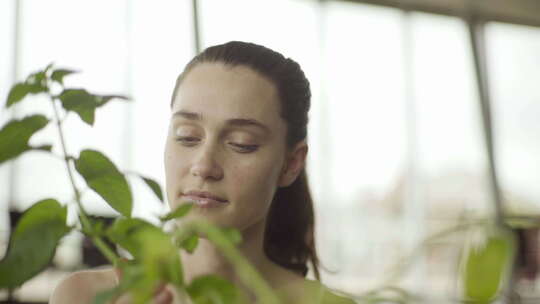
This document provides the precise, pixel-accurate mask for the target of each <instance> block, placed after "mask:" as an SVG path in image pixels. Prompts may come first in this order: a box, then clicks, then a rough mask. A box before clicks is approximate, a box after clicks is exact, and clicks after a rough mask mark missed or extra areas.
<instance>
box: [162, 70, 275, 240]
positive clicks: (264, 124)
mask: <svg viewBox="0 0 540 304" xmlns="http://www.w3.org/2000/svg"><path fill="white" fill-rule="evenodd" d="M278 98H279V97H278V95H277V90H276V88H275V87H274V85H273V83H272V82H271V81H269V80H267V79H265V78H263V77H262V76H260V75H259V74H257V73H256V72H254V71H253V70H252V69H250V68H248V67H245V66H236V67H234V68H231V67H227V66H225V65H223V64H221V63H202V64H199V65H197V66H196V67H194V68H193V69H192V70H191V71H190V72H188V74H187V75H186V77H185V78H184V79H183V81H182V83H181V85H180V86H179V88H178V92H177V95H176V98H175V100H174V101H173V102H174V105H173V108H172V116H171V120H170V126H169V133H168V136H167V143H166V148H165V174H166V187H167V196H168V199H169V204H170V207H171V209H175V208H177V207H178V206H179V205H181V204H183V203H186V202H196V204H195V207H194V208H193V209H192V211H191V212H190V214H189V215H188V219H190V218H195V217H203V218H205V219H207V220H210V221H211V222H213V223H215V224H218V225H221V226H225V227H234V228H237V229H239V230H241V231H242V230H244V229H246V228H248V227H249V226H251V225H253V224H255V223H257V222H259V221H260V220H262V219H264V218H265V216H266V214H267V212H268V208H269V206H270V203H271V201H272V198H273V196H274V193H275V191H276V189H277V187H278V186H280V184H281V183H284V182H285V181H283V180H281V179H280V176H281V174H280V173H281V172H282V169H284V164H285V159H286V152H285V151H286V146H285V135H286V124H285V121H284V120H283V119H282V118H281V117H280V115H279V112H280V105H279V99H278ZM285 183H286V182H285ZM189 191H203V192H210V193H212V194H213V195H214V196H218V197H220V198H222V199H224V200H226V202H218V203H216V202H212V201H210V202H208V201H207V200H205V199H201V198H197V197H193V196H189V195H187V192H189ZM186 195H187V196H186Z"/></svg>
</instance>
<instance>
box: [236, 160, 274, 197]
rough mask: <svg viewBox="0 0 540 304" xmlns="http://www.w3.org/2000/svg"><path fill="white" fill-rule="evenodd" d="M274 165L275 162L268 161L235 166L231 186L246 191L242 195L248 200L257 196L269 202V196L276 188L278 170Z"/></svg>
mask: <svg viewBox="0 0 540 304" xmlns="http://www.w3.org/2000/svg"><path fill="white" fill-rule="evenodd" d="M276 163H277V161H269V162H266V163H251V164H245V165H243V166H235V168H234V169H233V170H234V172H235V173H234V174H233V179H234V180H233V181H232V182H233V185H237V186H239V187H240V189H239V190H244V191H246V192H247V193H244V194H245V195H248V196H250V198H253V196H257V197H259V198H260V199H265V200H266V199H268V200H271V197H270V196H271V195H272V194H273V192H274V190H275V187H277V178H278V176H277V173H278V172H279V171H278V170H279V168H278V166H276ZM244 191H242V192H244Z"/></svg>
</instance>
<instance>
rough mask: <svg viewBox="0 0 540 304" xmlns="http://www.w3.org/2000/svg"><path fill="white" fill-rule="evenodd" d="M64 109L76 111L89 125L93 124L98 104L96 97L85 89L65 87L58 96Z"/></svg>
mask: <svg viewBox="0 0 540 304" xmlns="http://www.w3.org/2000/svg"><path fill="white" fill-rule="evenodd" d="M58 98H59V99H60V101H61V102H62V106H63V107H64V109H65V110H66V111H72V112H75V113H77V115H79V117H80V118H81V119H82V120H83V121H84V122H86V123H87V124H89V125H91V126H92V125H93V124H94V116H95V111H96V108H97V107H98V106H99V103H98V98H97V96H95V95H92V94H90V93H88V92H87V91H86V90H85V89H65V90H63V91H62V93H60V95H59V96H58Z"/></svg>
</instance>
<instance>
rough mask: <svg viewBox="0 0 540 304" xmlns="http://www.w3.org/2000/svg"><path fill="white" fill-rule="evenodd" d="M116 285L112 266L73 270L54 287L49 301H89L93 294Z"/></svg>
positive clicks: (53, 303)
mask: <svg viewBox="0 0 540 304" xmlns="http://www.w3.org/2000/svg"><path fill="white" fill-rule="evenodd" d="M115 285H116V274H115V273H114V270H113V268H112V267H106V268H99V269H88V270H82V271H77V272H74V273H72V274H70V275H68V276H67V277H66V278H65V279H63V280H62V281H61V282H60V283H59V284H58V285H57V286H56V288H55V289H54V291H53V293H52V296H51V298H50V301H49V303H51V304H64V303H91V302H92V299H93V298H94V296H95V295H96V294H97V293H99V292H101V291H103V290H106V289H109V288H112V287H114V286H115Z"/></svg>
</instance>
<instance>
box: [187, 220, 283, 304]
mask: <svg viewBox="0 0 540 304" xmlns="http://www.w3.org/2000/svg"><path fill="white" fill-rule="evenodd" d="M193 228H194V229H195V231H197V232H198V233H202V234H204V235H206V237H207V238H208V239H209V240H210V241H212V243H214V245H216V247H218V249H220V250H221V252H222V253H223V255H224V256H225V257H227V258H228V259H229V261H230V262H231V263H232V264H233V265H234V267H235V268H236V270H237V272H238V275H239V277H240V278H241V279H242V281H243V282H244V284H246V286H248V287H249V288H250V289H251V290H253V292H254V293H255V295H256V296H257V298H258V301H259V302H258V303H263V304H277V303H281V301H280V300H279V298H278V297H277V296H276V295H275V293H274V292H273V290H272V288H271V287H270V286H269V285H268V283H267V282H266V281H265V280H264V279H263V278H262V277H261V275H260V274H259V272H258V271H257V270H256V269H255V268H253V266H252V265H251V264H250V263H249V262H248V261H247V260H246V258H245V257H244V256H243V255H242V254H241V253H240V252H239V251H238V250H237V249H236V247H235V246H234V245H233V244H232V243H231V242H229V241H228V240H227V237H226V236H225V235H224V234H223V233H222V232H221V231H220V230H219V229H218V228H216V227H214V226H213V225H211V224H209V223H206V222H195V223H193Z"/></svg>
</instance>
